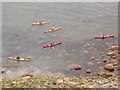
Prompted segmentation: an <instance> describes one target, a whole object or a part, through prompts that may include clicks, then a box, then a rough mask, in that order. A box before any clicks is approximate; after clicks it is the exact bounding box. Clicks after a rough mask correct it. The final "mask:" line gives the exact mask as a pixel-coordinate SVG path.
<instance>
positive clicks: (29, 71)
mask: <svg viewBox="0 0 120 90" xmlns="http://www.w3.org/2000/svg"><path fill="white" fill-rule="evenodd" d="M26 71H27V72H28V73H31V72H33V71H34V70H32V69H27V70H26Z"/></svg>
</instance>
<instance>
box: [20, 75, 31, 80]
mask: <svg viewBox="0 0 120 90" xmlns="http://www.w3.org/2000/svg"><path fill="white" fill-rule="evenodd" d="M30 78H31V77H30V76H25V77H23V78H22V79H23V80H28V79H30Z"/></svg>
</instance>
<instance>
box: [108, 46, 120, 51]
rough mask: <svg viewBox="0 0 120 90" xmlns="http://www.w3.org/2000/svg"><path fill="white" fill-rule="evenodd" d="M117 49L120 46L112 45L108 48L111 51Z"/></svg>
mask: <svg viewBox="0 0 120 90" xmlns="http://www.w3.org/2000/svg"><path fill="white" fill-rule="evenodd" d="M117 49H120V46H112V47H111V48H110V50H112V51H114V50H117Z"/></svg>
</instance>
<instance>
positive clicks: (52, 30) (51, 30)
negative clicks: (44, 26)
mask: <svg viewBox="0 0 120 90" xmlns="http://www.w3.org/2000/svg"><path fill="white" fill-rule="evenodd" d="M61 28H62V27H58V28H55V29H50V30H48V31H43V32H44V33H47V32H54V31H57V30H60V29H61Z"/></svg>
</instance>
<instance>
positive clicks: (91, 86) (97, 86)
mask: <svg viewBox="0 0 120 90" xmlns="http://www.w3.org/2000/svg"><path fill="white" fill-rule="evenodd" d="M89 88H100V86H99V85H98V84H93V85H90V86H89Z"/></svg>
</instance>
